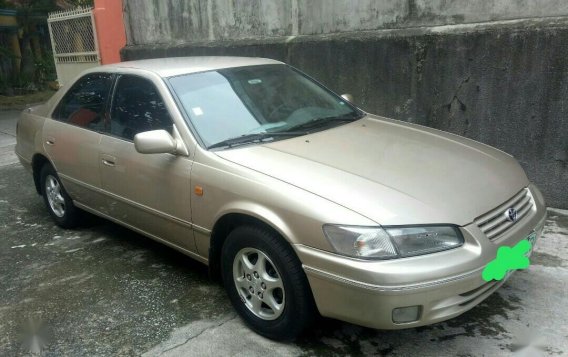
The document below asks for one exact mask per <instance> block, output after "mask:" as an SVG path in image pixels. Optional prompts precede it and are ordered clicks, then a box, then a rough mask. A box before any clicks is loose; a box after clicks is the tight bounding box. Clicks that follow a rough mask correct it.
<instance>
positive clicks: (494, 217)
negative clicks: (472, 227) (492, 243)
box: [475, 188, 534, 240]
mask: <svg viewBox="0 0 568 357" xmlns="http://www.w3.org/2000/svg"><path fill="white" fill-rule="evenodd" d="M533 207H534V201H533V198H532V195H531V193H530V191H529V189H528V188H524V189H522V190H521V192H519V193H517V194H516V195H515V196H513V198H511V199H510V200H508V201H507V202H505V203H503V204H502V205H500V206H499V207H497V208H495V209H493V210H491V211H490V212H488V213H486V214H484V215H482V216H480V217H478V218H476V219H475V223H476V224H477V226H478V227H479V229H481V231H482V232H483V233H484V234H485V235H486V236H487V238H489V239H491V240H493V239H496V238H498V237H499V236H500V235H501V234H503V233H505V232H507V230H508V229H509V228H511V227H512V226H513V225H515V224H517V223H519V222H521V221H522V220H523V219H525V218H526V217H528V216H529V215H530V213H531V212H532V210H533ZM509 208H514V209H516V210H517V220H516V221H515V222H511V221H510V220H509V219H508V218H507V215H506V213H505V212H506V211H507V210H508V209H509Z"/></svg>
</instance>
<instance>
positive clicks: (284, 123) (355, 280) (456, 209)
mask: <svg viewBox="0 0 568 357" xmlns="http://www.w3.org/2000/svg"><path fill="white" fill-rule="evenodd" d="M351 101H352V99H351V97H350V96H349V95H343V96H340V95H337V94H335V93H333V92H332V91H330V90H329V89H327V88H326V87H324V86H323V85H322V84H320V83H318V82H317V81H316V80H314V79H312V78H310V77H308V76H307V75H305V74H303V73H302V72H300V71H299V70H297V69H295V68H293V67H291V66H288V65H286V64H284V63H281V62H278V61H274V60H269V59H261V58H242V57H188V58H168V59H155V60H143V61H134V62H123V63H120V64H115V65H109V66H101V67H97V68H93V69H91V70H88V71H87V72H84V73H83V74H82V75H81V76H80V77H79V78H77V79H76V80H75V81H74V83H72V84H71V85H69V86H68V87H67V88H63V89H61V90H60V91H59V92H58V93H57V94H56V95H55V96H54V97H53V98H52V99H51V100H49V102H47V103H46V104H44V105H40V106H36V107H31V108H28V109H26V110H25V111H24V112H23V113H22V115H21V118H20V120H19V122H18V128H17V139H18V140H17V146H16V153H17V154H18V156H19V158H20V161H21V163H22V164H23V165H24V166H25V167H26V168H28V169H29V170H30V172H31V173H32V175H33V180H34V183H35V187H36V189H37V192H38V193H39V194H40V195H41V196H43V199H44V201H45V204H46V207H47V210H48V212H49V214H50V215H51V217H52V218H53V220H54V221H55V223H56V224H58V225H59V226H61V227H64V228H71V227H74V226H76V225H77V224H79V223H80V221H81V218H82V217H83V216H84V215H85V212H90V213H92V214H95V215H97V216H101V217H104V218H106V219H109V220H111V221H114V222H116V223H118V224H121V225H124V226H126V227H128V228H131V229H133V230H135V231H137V232H139V233H141V234H143V235H145V236H148V237H150V238H152V239H155V240H157V241H160V242H162V243H164V244H166V245H168V246H171V247H173V248H175V249H177V250H179V251H181V252H183V253H185V254H187V255H188V256H190V257H192V258H194V259H196V260H198V261H200V262H203V263H204V264H207V265H208V266H209V269H210V271H211V273H212V274H213V276H218V277H220V278H222V281H223V283H224V286H225V288H226V290H227V294H228V296H229V299H230V301H231V302H232V304H233V306H234V308H235V309H236V310H237V312H238V313H239V314H240V316H241V317H242V318H243V320H244V321H245V322H246V323H247V324H248V325H249V326H250V327H251V328H252V329H253V330H255V331H257V332H258V333H260V334H262V335H264V336H267V337H269V338H273V339H278V340H290V339H293V338H294V337H296V336H297V335H298V334H300V333H301V332H302V331H304V330H305V329H306V327H308V326H309V325H310V323H312V322H313V321H314V316H316V314H317V313H318V312H319V313H320V314H321V315H323V316H327V317H331V318H336V319H340V320H344V321H348V322H351V323H354V324H358V325H362V326H368V327H372V328H377V329H401V328H409V327H415V326H422V325H427V324H431V323H435V322H438V321H443V320H446V319H449V318H452V317H455V316H457V315H459V314H462V313H463V312H465V311H467V310H469V309H471V308H472V307H474V306H476V305H477V304H479V303H480V302H481V301H483V299H485V298H487V297H488V296H489V295H490V294H491V293H493V292H494V291H495V290H497V289H498V288H499V287H500V286H501V285H502V284H503V282H504V281H505V280H506V278H505V279H502V280H490V281H486V280H485V279H484V278H483V277H482V271H483V270H484V268H485V267H486V266H487V265H488V264H489V263H490V262H491V261H493V260H494V259H495V258H496V255H497V251H498V249H499V248H500V247H512V246H514V245H516V244H517V243H519V242H520V241H522V240H525V239H528V240H529V241H530V242H531V243H533V244H534V242H535V241H536V239H537V237H538V236H539V235H540V233H541V231H542V227H543V223H544V219H545V214H546V211H545V204H544V200H543V197H542V194H541V193H540V191H539V190H538V188H537V187H536V186H535V185H534V184H532V183H531V182H530V181H529V180H528V179H527V176H526V174H525V173H524V171H523V170H522V168H521V167H520V166H519V164H518V163H517V161H516V160H515V159H514V158H513V157H512V156H510V155H508V154H506V153H504V152H502V151H499V150H497V149H494V148H491V147H489V146H487V145H484V144H481V143H478V142H475V141H473V140H469V139H466V138H463V137H460V136H456V135H452V134H449V133H445V132H442V131H438V130H434V129H431V128H426V127H422V126H418V125H413V124H409V123H405V122H401V121H397V120H392V119H388V118H384V117H380V116H376V115H372V114H369V113H365V112H364V111H362V110H361V109H358V108H357V107H356V106H355V105H353V104H352V103H351ZM510 273H511V271H510V272H508V273H507V277H508V276H509V275H510Z"/></svg>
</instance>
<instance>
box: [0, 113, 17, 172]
mask: <svg viewBox="0 0 568 357" xmlns="http://www.w3.org/2000/svg"><path fill="white" fill-rule="evenodd" d="M19 114H20V112H19V111H14V110H8V111H3V110H0V166H3V165H8V164H13V163H15V162H18V158H17V157H16V154H14V146H15V145H16V122H17V121H18V116H19Z"/></svg>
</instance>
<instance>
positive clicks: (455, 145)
mask: <svg viewBox="0 0 568 357" xmlns="http://www.w3.org/2000/svg"><path fill="white" fill-rule="evenodd" d="M216 154H217V155H219V156H220V157H222V158H224V159H226V160H229V161H231V162H234V163H237V164H239V165H242V166H245V167H247V168H250V169H252V170H255V171H258V172H261V173H263V174H266V175H269V176H272V177H275V178H277V179H279V180H282V181H285V182H287V183H289V184H291V185H294V186H297V187H299V188H301V189H304V190H307V191H309V192H312V193H314V194H316V195H319V196H321V197H324V198H326V199H328V200H330V201H333V202H335V203H337V204H340V205H342V206H344V207H346V208H349V209H351V210H353V211H356V212H358V213H359V214H361V215H364V216H366V217H367V218H370V219H372V220H374V221H375V222H377V223H379V224H382V225H401V224H431V223H451V224H457V225H466V224H468V223H470V222H472V221H473V220H474V219H475V218H476V217H478V216H480V215H482V214H484V213H486V212H487V211H489V210H491V209H493V208H495V207H497V206H498V205H499V204H501V203H503V202H505V201H506V200H508V199H509V198H511V197H512V196H513V195H514V194H516V193H517V192H519V191H520V190H521V189H522V188H523V187H526V186H527V185H528V184H529V181H528V179H527V177H526V175H525V173H524V171H523V170H522V168H521V167H520V166H519V164H518V163H517V161H516V160H515V159H514V158H512V156H510V155H508V154H505V153H504V152H502V151H499V150H497V149H494V148H491V147H489V146H487V145H484V144H481V143H478V142H475V141H473V140H469V139H466V138H463V137H460V136H457V135H453V134H449V133H445V132H442V131H438V130H435V129H430V128H426V127H422V126H418V125H412V124H408V123H404V122H400V121H396V120H391V119H386V118H381V117H377V116H370V115H367V116H366V117H365V118H363V119H361V120H358V121H355V122H353V123H349V124H346V125H342V126H339V127H335V128H332V129H329V130H324V131H320V132H317V133H314V134H310V135H306V136H301V137H296V138H292V139H288V140H280V141H276V142H273V143H269V144H263V145H256V146H247V147H243V148H238V149H232V150H224V151H218V152H216ZM328 223H342V222H341V221H340V218H338V222H328Z"/></svg>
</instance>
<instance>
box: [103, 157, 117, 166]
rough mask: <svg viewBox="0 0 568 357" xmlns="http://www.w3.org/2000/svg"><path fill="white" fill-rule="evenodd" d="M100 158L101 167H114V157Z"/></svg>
mask: <svg viewBox="0 0 568 357" xmlns="http://www.w3.org/2000/svg"><path fill="white" fill-rule="evenodd" d="M100 158H101V162H102V163H103V165H105V166H110V167H114V166H116V157H114V156H111V155H107V154H101V156H100Z"/></svg>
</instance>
